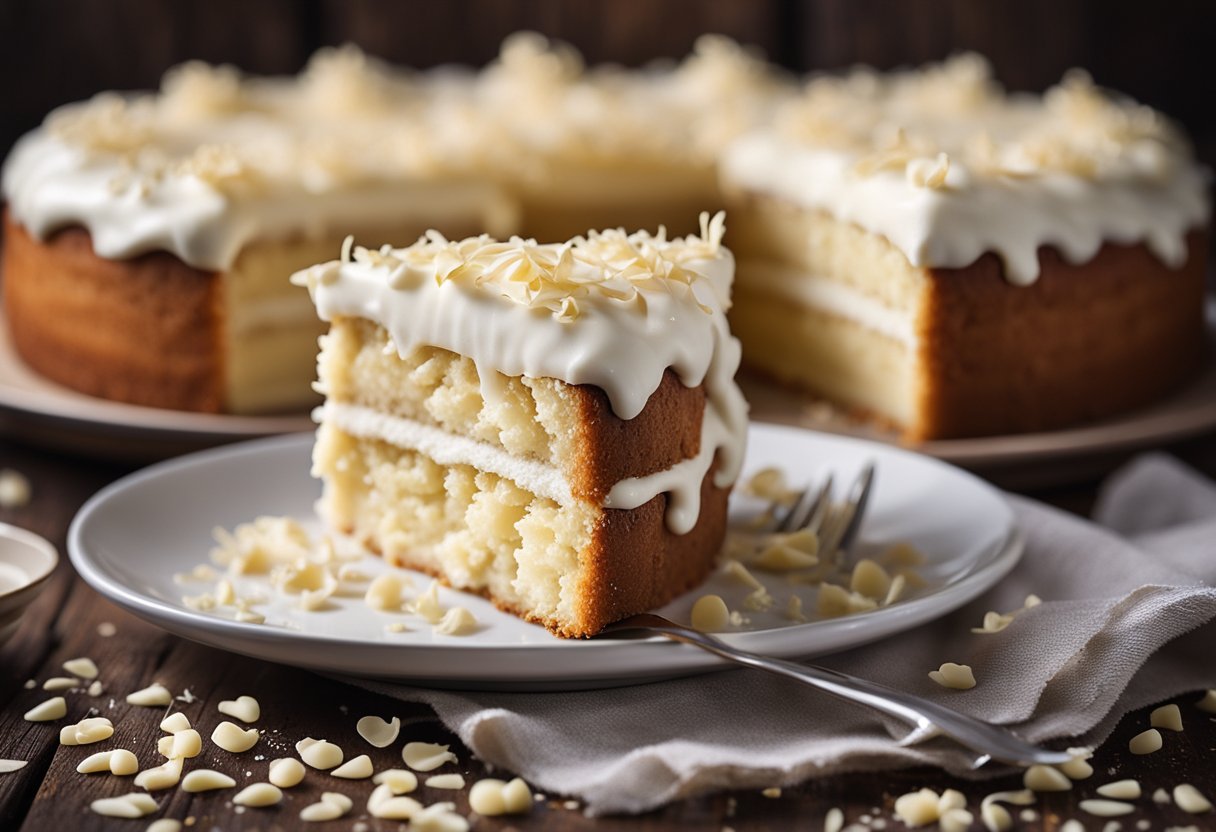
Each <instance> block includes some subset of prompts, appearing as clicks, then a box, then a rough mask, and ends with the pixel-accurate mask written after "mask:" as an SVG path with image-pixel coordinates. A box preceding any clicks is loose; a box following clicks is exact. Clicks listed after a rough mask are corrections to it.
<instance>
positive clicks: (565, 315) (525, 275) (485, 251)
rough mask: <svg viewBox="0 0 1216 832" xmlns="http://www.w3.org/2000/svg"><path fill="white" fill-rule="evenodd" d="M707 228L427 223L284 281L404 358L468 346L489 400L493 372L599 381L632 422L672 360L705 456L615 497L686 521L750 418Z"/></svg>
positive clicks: (732, 460)
mask: <svg viewBox="0 0 1216 832" xmlns="http://www.w3.org/2000/svg"><path fill="white" fill-rule="evenodd" d="M702 229H703V230H702V236H701V237H699V238H698V237H687V238H682V239H676V240H667V239H665V237H664V236H663V235H662V234H659V235H656V236H652V235H649V234H646V233H643V232H638V233H635V234H631V235H626V234H625V233H624V232H623V231H605V232H599V233H592V234H591V235H590V236H589V237H587V238H578V239H575V240H573V241H570V242H568V243H562V244H548V245H538V244H537V243H535V242H534V241H531V240H521V239H519V238H512V239H511V240H509V241H507V242H498V241H495V240H493V239H491V238H489V237H486V236H483V237H480V238H470V239H467V240H462V241H456V242H450V241H447V240H445V239H443V238H442V237H440V236H439V235H437V234H431V235H428V237H426V238H424V239H423V240H420V241H419V242H418V243H417V244H415V245H414V246H411V247H409V248H404V249H392V248H389V247H385V248H384V249H381V250H379V251H374V250H367V249H363V248H355V249H354V250H353V251H347V252H345V253H344V254H345V255H346V256H344V259H342V260H338V261H334V262H331V263H325V264H321V265H318V266H314V267H312V268H311V269H307V270H305V271H303V272H300V273H298V274H297V275H296V276H295V277H293V281H295V282H297V283H302V284H306V285H307V286H308V287H309V291H310V292H311V294H312V298H313V301H314V303H315V304H316V306H317V311H318V314H319V315H320V316H321V317H322V318H323V319H325V320H333V319H335V318H337V317H347V316H349V317H360V318H365V319H367V320H370V321H374V322H375V323H377V324H379V325H380V326H382V327H384V329H385V330H386V331H387V332H388V334H389V337H390V338H391V339H392V341H393V344H394V346H395V347H396V350H397V352H398V354H399V355H401V356H405V355H408V354H410V353H411V352H412V351H413V350H415V349H416V348H418V347H420V346H433V347H440V348H443V349H446V350H450V351H452V352H455V353H458V354H460V355H464V356H467V357H469V358H470V359H471V360H472V361H473V362H474V364H475V365H476V366H477V370H478V375H479V376H480V377H481V378H482V379H486V380H488V381H487V382H486V383H483V391H482V394H483V396H485V397H486V398H487V399H491V400H492V398H493V397H494V395H495V394H496V391H495V384H494V381H493V380H494V379H496V378H497V373H502V374H503V375H505V376H527V377H531V378H555V379H559V380H561V381H564V382H566V383H567V384H572V385H578V384H590V385H594V386H596V387H599V388H600V389H602V390H603V391H604V392H605V394H606V395H607V397H608V400H609V402H610V404H611V407H612V409H613V412H614V413H615V414H616V415H617V416H619V417H620V418H623V419H632V418H633V417H634V416H636V415H637V414H638V413H640V412H641V411H642V409H643V408H644V407H645V406H646V403H647V402H648V401H649V399H650V397H651V395H652V394H653V393H654V391H655V390H656V389H658V386H659V384H660V382H661V381H662V378H663V374H664V372H665V371H666V370H667V369H668V368H670V369H672V370H673V371H674V372H675V374H676V375H677V376H678V378H679V379H680V381H681V383H683V384H684V385H685V386H688V387H696V386H700V385H702V384H704V385H705V390H706V394H707V401H706V411H705V415H704V419H703V440H704V444H703V445H702V448H701V455H700V456H699V457H698V458H697V459H696V460H694V461H692V462H690V463H689V464H687V465H683V464H680V465H677V466H675V467H674V468H673V469H670V470H669V471H667V472H663V474H662V475H660V476H653V477H650V478H640V479H639V481H637V482H632V483H626V484H624V485H621V486H620V488H619V489H613V492H612V495H611V500H612V505H613V506H616V507H623V506H633V507H635V506H636V505H641V504H642V503H643V502H646V501H647V500H649V499H650V498H651V497H653V496H654V494H657V493H667V494H669V495H672V499H671V500H670V501H669V508H670V511H669V513H668V524H669V526H670V527H671V528H673V529H684V530H687V529H688V528H691V525H690V522H689V519H690V518H691V522H693V523H695V519H696V516H697V512H698V508H697V501H698V499H699V493H700V488H701V481H702V479H703V478H704V475H705V472H706V471H707V470H708V468H709V465H710V463H711V462H712V461H713V459H714V457H715V455H717V456H718V458H719V460H720V462H719V467H718V469H717V471H716V473H715V478H714V479H715V483H716V484H717V485H718V486H720V487H724V486H726V485H728V484H730V483H732V482H734V480H735V478H736V477H737V476H738V471H739V466H740V465H741V462H742V453H743V447H744V442H745V435H746V429H747V403H746V402H745V401H744V399H743V396H742V394H741V393H740V391H739V388H738V387H737V386H736V384H735V382H734V375H735V372H736V370H737V369H738V366H739V359H740V354H741V348H740V345H739V342H738V340H737V339H736V338H734V337H733V336H731V334H730V331H729V327H728V325H727V322H726V310H727V309H728V308H729V303H730V301H729V296H730V285H731V282H732V279H733V275H734V259H733V257H732V256H731V254H730V252H729V251H727V250H726V249H725V248H723V247H722V246H721V244H720V241H721V235H722V231H723V223H722V216H721V215H719V216H718V217H716V218H715V219H714V220H713V221H712V222H711V221H709V220H708V217H705V216H703V217H702ZM652 492H653V493H652ZM647 494H649V496H646V495H647ZM642 497H645V499H642ZM639 500H640V502H637V501H639Z"/></svg>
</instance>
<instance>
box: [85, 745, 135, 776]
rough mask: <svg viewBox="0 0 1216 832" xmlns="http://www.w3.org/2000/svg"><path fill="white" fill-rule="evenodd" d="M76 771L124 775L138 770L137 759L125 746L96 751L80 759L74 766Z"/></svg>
mask: <svg viewBox="0 0 1216 832" xmlns="http://www.w3.org/2000/svg"><path fill="white" fill-rule="evenodd" d="M76 771H78V772H80V773H81V774H97V773H98V772H105V773H107V774H116V775H119V776H124V777H125V776H126V775H129V774H134V773H135V772H137V771H139V760H137V759H136V758H135V755H134V754H132V753H131V752H130V751H127V750H126V749H125V748H117V749H114V750H112V751H98V752H97V753H96V754H90V755H89V756H88V757H85V758H84V759H83V760H81V761H80V764H79V765H77V766H76Z"/></svg>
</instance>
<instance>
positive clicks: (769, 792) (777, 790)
mask: <svg viewBox="0 0 1216 832" xmlns="http://www.w3.org/2000/svg"><path fill="white" fill-rule="evenodd" d="M760 794H762V795H764V796H765V797H768V798H774V799H775V798H778V797H781V787H780V786H769V787H768V788H767V789H764V790H762V791H761V792H760Z"/></svg>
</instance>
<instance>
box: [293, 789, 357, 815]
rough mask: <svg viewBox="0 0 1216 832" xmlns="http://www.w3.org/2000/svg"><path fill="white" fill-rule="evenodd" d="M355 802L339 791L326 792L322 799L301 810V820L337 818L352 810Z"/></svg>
mask: <svg viewBox="0 0 1216 832" xmlns="http://www.w3.org/2000/svg"><path fill="white" fill-rule="evenodd" d="M353 806H354V803H353V802H352V801H351V799H350V798H349V797H347V796H346V795H344V794H341V793H339V792H324V793H323V794H322V795H321V799H320V801H318V802H317V803H312V804H310V805H308V806H305V807H304V808H303V809H301V810H300V820H302V821H308V822H316V821H325V820H337V819H338V818H340V817H342V816H343V815H345V814H346V813H347V812H349V811H350V810H351V808H352V807H353Z"/></svg>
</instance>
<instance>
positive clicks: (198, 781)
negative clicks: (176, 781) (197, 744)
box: [182, 768, 236, 792]
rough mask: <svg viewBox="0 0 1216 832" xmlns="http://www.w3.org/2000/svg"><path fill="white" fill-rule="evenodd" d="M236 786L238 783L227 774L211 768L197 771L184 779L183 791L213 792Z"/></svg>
mask: <svg viewBox="0 0 1216 832" xmlns="http://www.w3.org/2000/svg"><path fill="white" fill-rule="evenodd" d="M235 785H236V781H235V780H233V779H232V778H231V777H229V776H228V775H227V774H224V773H223V772H220V771H215V770H213V769H209V768H200V769H195V770H194V771H192V772H190V773H189V774H187V775H186V776H185V777H183V778H182V791H187V792H211V791H215V790H216V789H231V788H232V787H233V786H235Z"/></svg>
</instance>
